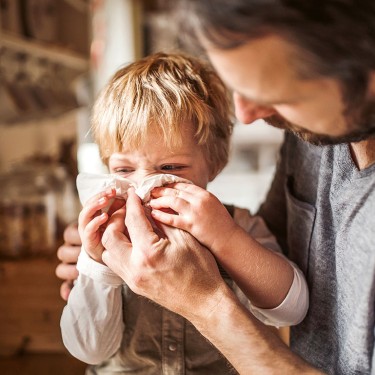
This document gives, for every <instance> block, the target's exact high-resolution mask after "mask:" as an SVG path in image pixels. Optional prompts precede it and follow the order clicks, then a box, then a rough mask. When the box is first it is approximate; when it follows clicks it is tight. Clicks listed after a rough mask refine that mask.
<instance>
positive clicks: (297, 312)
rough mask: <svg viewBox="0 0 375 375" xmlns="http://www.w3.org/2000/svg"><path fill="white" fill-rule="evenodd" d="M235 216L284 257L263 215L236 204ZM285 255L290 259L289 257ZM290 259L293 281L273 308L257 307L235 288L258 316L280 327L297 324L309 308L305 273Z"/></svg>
mask: <svg viewBox="0 0 375 375" xmlns="http://www.w3.org/2000/svg"><path fill="white" fill-rule="evenodd" d="M233 218H234V220H235V222H236V223H237V224H238V225H240V226H241V228H243V229H244V230H245V231H246V232H247V233H248V234H249V235H250V236H252V237H253V238H254V239H255V240H256V241H258V242H259V243H260V244H261V245H262V246H264V247H265V248H267V249H269V250H272V251H274V252H276V253H278V254H280V256H281V257H283V255H281V249H280V247H279V245H278V243H277V241H276V239H275V237H274V236H273V235H272V233H271V232H270V231H269V229H268V228H267V226H266V224H265V222H264V220H263V219H262V218H261V217H260V216H252V215H251V214H250V212H249V210H247V209H243V208H237V207H236V208H235V209H234V212H233ZM284 259H285V260H286V261H288V260H287V259H286V258H284ZM288 262H289V263H290V265H291V266H292V267H293V274H294V277H293V282H292V285H291V287H290V289H289V291H288V294H287V295H286V297H285V299H284V300H283V301H282V302H281V303H280V304H279V305H278V306H277V307H275V308H272V309H262V308H258V307H255V306H254V305H253V304H252V303H251V302H250V301H248V300H247V301H246V296H244V295H243V294H242V293H241V291H240V290H236V289H235V292H236V294H237V296H239V297H242V298H240V299H241V300H242V301H244V305H245V306H247V307H248V308H249V310H250V311H251V312H252V313H253V314H254V315H255V316H256V317H257V318H259V319H260V320H261V321H262V322H263V323H266V324H268V325H274V326H278V327H281V326H289V325H295V324H298V323H300V322H301V321H302V320H303V318H304V317H305V315H306V313H307V310H308V306H309V293H308V288H307V283H306V280H305V277H304V275H303V273H302V272H301V270H300V269H298V267H297V266H296V265H295V264H293V263H292V262H290V261H288ZM241 294H242V295H241Z"/></svg>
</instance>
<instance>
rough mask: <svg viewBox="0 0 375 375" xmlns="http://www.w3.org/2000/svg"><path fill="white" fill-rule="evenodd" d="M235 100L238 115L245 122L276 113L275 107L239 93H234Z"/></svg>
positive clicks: (248, 122)
mask: <svg viewBox="0 0 375 375" xmlns="http://www.w3.org/2000/svg"><path fill="white" fill-rule="evenodd" d="M233 101H234V107H235V114H236V117H237V119H238V120H239V121H241V122H242V123H243V124H250V123H252V122H254V121H255V120H259V119H264V118H267V117H270V116H272V115H274V114H275V113H276V111H275V110H274V109H273V108H271V107H267V106H262V105H259V104H257V103H255V102H253V101H251V100H249V99H246V98H244V97H243V96H241V95H239V94H237V93H234V94H233Z"/></svg>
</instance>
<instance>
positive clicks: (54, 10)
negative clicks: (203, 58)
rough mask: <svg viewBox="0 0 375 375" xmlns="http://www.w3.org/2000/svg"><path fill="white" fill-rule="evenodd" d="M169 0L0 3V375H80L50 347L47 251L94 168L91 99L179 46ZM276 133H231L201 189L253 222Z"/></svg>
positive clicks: (56, 300) (53, 312)
mask: <svg viewBox="0 0 375 375" xmlns="http://www.w3.org/2000/svg"><path fill="white" fill-rule="evenodd" d="M172 4H173V1H172V0H158V1H151V0H91V1H89V0H87V1H86V0H0V12H1V13H0V192H1V194H0V327H1V328H0V374H2V375H4V374H12V375H13V374H42V375H43V374H52V373H53V374H55V375H56V374H83V373H84V368H85V365H84V364H82V363H80V362H79V361H76V360H74V359H73V358H71V357H70V356H69V355H68V354H67V352H66V350H65V349H64V347H63V344H62V342H61V338H60V328H59V320H60V315H61V310H62V308H63V306H64V304H65V303H64V301H62V300H61V298H60V296H59V286H60V281H59V280H58V279H57V278H56V276H55V274H54V272H55V267H56V265H57V259H56V249H57V248H58V246H59V245H60V244H61V243H62V232H63V229H64V228H65V226H66V225H67V224H68V223H70V222H72V221H74V220H76V218H77V215H78V212H79V210H80V205H79V202H78V198H77V193H76V188H75V179H76V176H77V173H78V172H93V173H100V172H102V171H104V170H105V169H104V167H103V165H102V164H101V162H100V159H99V157H98V153H97V149H96V146H95V145H94V144H93V143H92V139H91V137H90V134H89V126H90V108H91V105H92V103H93V101H94V100H95V97H96V95H97V93H98V91H99V90H100V89H101V88H102V87H103V85H104V84H105V83H106V82H107V80H108V79H109V77H110V76H111V75H112V74H113V73H114V72H115V71H116V70H117V69H118V68H119V67H120V66H121V65H124V64H126V63H129V62H132V61H134V60H135V59H137V58H140V57H142V56H145V55H147V54H150V53H153V52H157V51H165V52H173V51H178V50H182V51H184V52H188V53H192V54H199V52H197V50H195V49H194V48H192V47H187V46H186V45H185V44H184V42H183V40H182V38H181V37H180V35H179V33H178V30H177V29H176V28H175V27H174V26H175V25H174V22H173V17H172V15H171V11H170V10H171V5H172ZM281 139H282V132H281V131H279V130H277V129H274V128H271V127H269V126H266V125H265V124H264V123H263V122H262V121H257V122H256V123H254V124H251V125H247V126H244V125H242V124H236V126H235V131H234V135H233V140H232V151H231V157H230V162H229V164H228V166H227V167H226V168H225V170H224V171H223V172H222V173H221V174H220V175H219V176H218V177H217V178H216V179H215V181H213V182H212V183H211V184H210V186H209V190H210V191H212V192H213V193H214V194H215V195H217V196H218V197H219V198H220V199H221V200H222V201H223V202H225V203H232V204H236V205H238V206H241V207H247V208H249V209H251V210H252V211H253V212H255V211H256V209H257V208H258V207H259V204H260V203H261V201H262V200H263V199H264V197H265V194H266V192H267V188H268V185H269V183H270V181H271V179H272V175H273V172H274V167H275V161H276V157H277V152H278V149H279V145H280V142H281Z"/></svg>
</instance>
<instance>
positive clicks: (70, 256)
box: [57, 245, 81, 263]
mask: <svg viewBox="0 0 375 375" xmlns="http://www.w3.org/2000/svg"><path fill="white" fill-rule="evenodd" d="M80 251H81V247H80V246H69V245H62V246H60V247H59V248H58V249H57V258H58V259H59V260H61V261H62V262H64V263H77V259H78V255H79V253H80Z"/></svg>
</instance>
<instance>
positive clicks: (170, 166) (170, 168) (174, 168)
mask: <svg viewBox="0 0 375 375" xmlns="http://www.w3.org/2000/svg"><path fill="white" fill-rule="evenodd" d="M184 168H186V166H184V165H175V164H165V165H163V166H162V167H161V170H163V171H181V170H182V169H184Z"/></svg>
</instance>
